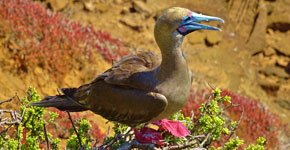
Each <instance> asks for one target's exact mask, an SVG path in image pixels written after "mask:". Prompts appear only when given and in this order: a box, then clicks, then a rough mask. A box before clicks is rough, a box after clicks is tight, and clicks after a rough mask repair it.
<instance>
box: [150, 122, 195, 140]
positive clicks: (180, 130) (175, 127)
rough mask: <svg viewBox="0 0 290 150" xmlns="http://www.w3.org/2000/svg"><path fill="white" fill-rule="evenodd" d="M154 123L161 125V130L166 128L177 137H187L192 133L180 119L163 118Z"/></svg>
mask: <svg viewBox="0 0 290 150" xmlns="http://www.w3.org/2000/svg"><path fill="white" fill-rule="evenodd" d="M153 124H155V125H157V126H159V129H160V130H165V131H168V132H169V133H171V134H172V135H174V136H176V137H185V136H187V135H189V134H190V132H189V131H188V129H187V128H186V127H185V126H184V125H183V124H182V123H181V122H179V121H174V120H168V119H162V120H159V121H156V122H154V123H153Z"/></svg>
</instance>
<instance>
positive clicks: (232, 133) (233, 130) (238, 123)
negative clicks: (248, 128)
mask: <svg viewBox="0 0 290 150" xmlns="http://www.w3.org/2000/svg"><path fill="white" fill-rule="evenodd" d="M242 109H243V111H242V114H241V116H240V118H239V120H238V122H237V125H236V126H235V127H234V129H232V132H231V134H230V136H229V137H228V138H227V140H226V141H229V140H230V138H231V137H232V136H233V135H234V133H235V131H236V129H237V128H238V126H239V125H240V122H241V120H242V118H243V117H244V111H245V110H244V107H242Z"/></svg>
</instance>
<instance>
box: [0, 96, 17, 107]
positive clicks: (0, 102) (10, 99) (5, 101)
mask: <svg viewBox="0 0 290 150" xmlns="http://www.w3.org/2000/svg"><path fill="white" fill-rule="evenodd" d="M14 98H15V96H13V97H11V98H9V99H7V100H3V101H0V105H1V104H3V103H7V102H10V101H12V100H13V99H14Z"/></svg>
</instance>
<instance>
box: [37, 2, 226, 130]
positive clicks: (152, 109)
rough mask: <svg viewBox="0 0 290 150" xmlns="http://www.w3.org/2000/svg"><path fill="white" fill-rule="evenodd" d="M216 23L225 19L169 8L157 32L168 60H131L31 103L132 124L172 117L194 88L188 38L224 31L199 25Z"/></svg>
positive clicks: (145, 54)
mask: <svg viewBox="0 0 290 150" xmlns="http://www.w3.org/2000/svg"><path fill="white" fill-rule="evenodd" d="M211 20H217V21H222V19H220V18H216V17H211V16H205V15H200V14H196V13H194V12H191V11H189V10H188V9H184V8H178V7H174V8H170V9H167V10H165V11H164V12H163V14H162V15H161V16H160V17H159V19H158V20H157V22H156V25H155V31H154V34H155V39H156V42H157V44H158V46H159V47H160V50H161V54H162V61H160V58H159V57H158V56H156V55H155V54H153V53H151V52H142V53H139V54H137V55H131V56H126V57H124V58H123V59H121V60H120V61H119V62H117V63H115V64H114V65H113V66H112V68H110V69H108V70H107V71H105V72H104V73H103V74H101V75H99V76H98V77H97V78H96V79H95V80H93V81H92V82H91V83H89V84H85V85H82V86H80V87H79V88H65V89H62V92H63V95H56V96H48V97H46V98H44V99H43V100H41V101H40V102H36V103H32V104H31V105H33V106H41V107H56V108H58V109H60V110H64V111H84V110H91V111H93V112H94V113H96V114H99V115H101V116H103V117H105V118H106V119H108V120H111V121H117V122H120V123H124V124H128V125H136V124H139V123H145V122H149V121H153V120H158V119H162V118H165V117H168V116H170V115H172V114H173V113H175V112H176V111H178V110H180V109H181V108H182V107H183V105H184V103H185V102H186V100H187V98H188V96H189V90H190V86H191V78H192V77H191V72H190V71H189V69H188V67H187V63H186V60H185V58H184V56H183V54H182V51H181V44H182V41H183V37H184V36H185V35H186V34H188V33H190V32H193V31H195V30H200V29H208V30H218V28H215V27H211V26H207V25H202V24H197V22H200V21H211Z"/></svg>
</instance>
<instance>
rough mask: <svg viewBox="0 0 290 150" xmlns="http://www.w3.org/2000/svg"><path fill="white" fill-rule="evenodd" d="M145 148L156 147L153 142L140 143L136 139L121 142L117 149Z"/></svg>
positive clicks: (150, 149)
mask: <svg viewBox="0 0 290 150" xmlns="http://www.w3.org/2000/svg"><path fill="white" fill-rule="evenodd" d="M133 148H137V149H147V150H154V149H156V148H155V146H154V144H142V143H139V142H138V141H137V140H133V141H131V142H130V141H129V142H126V143H124V144H122V145H121V146H120V147H119V148H118V149H117V150H128V149H133Z"/></svg>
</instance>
